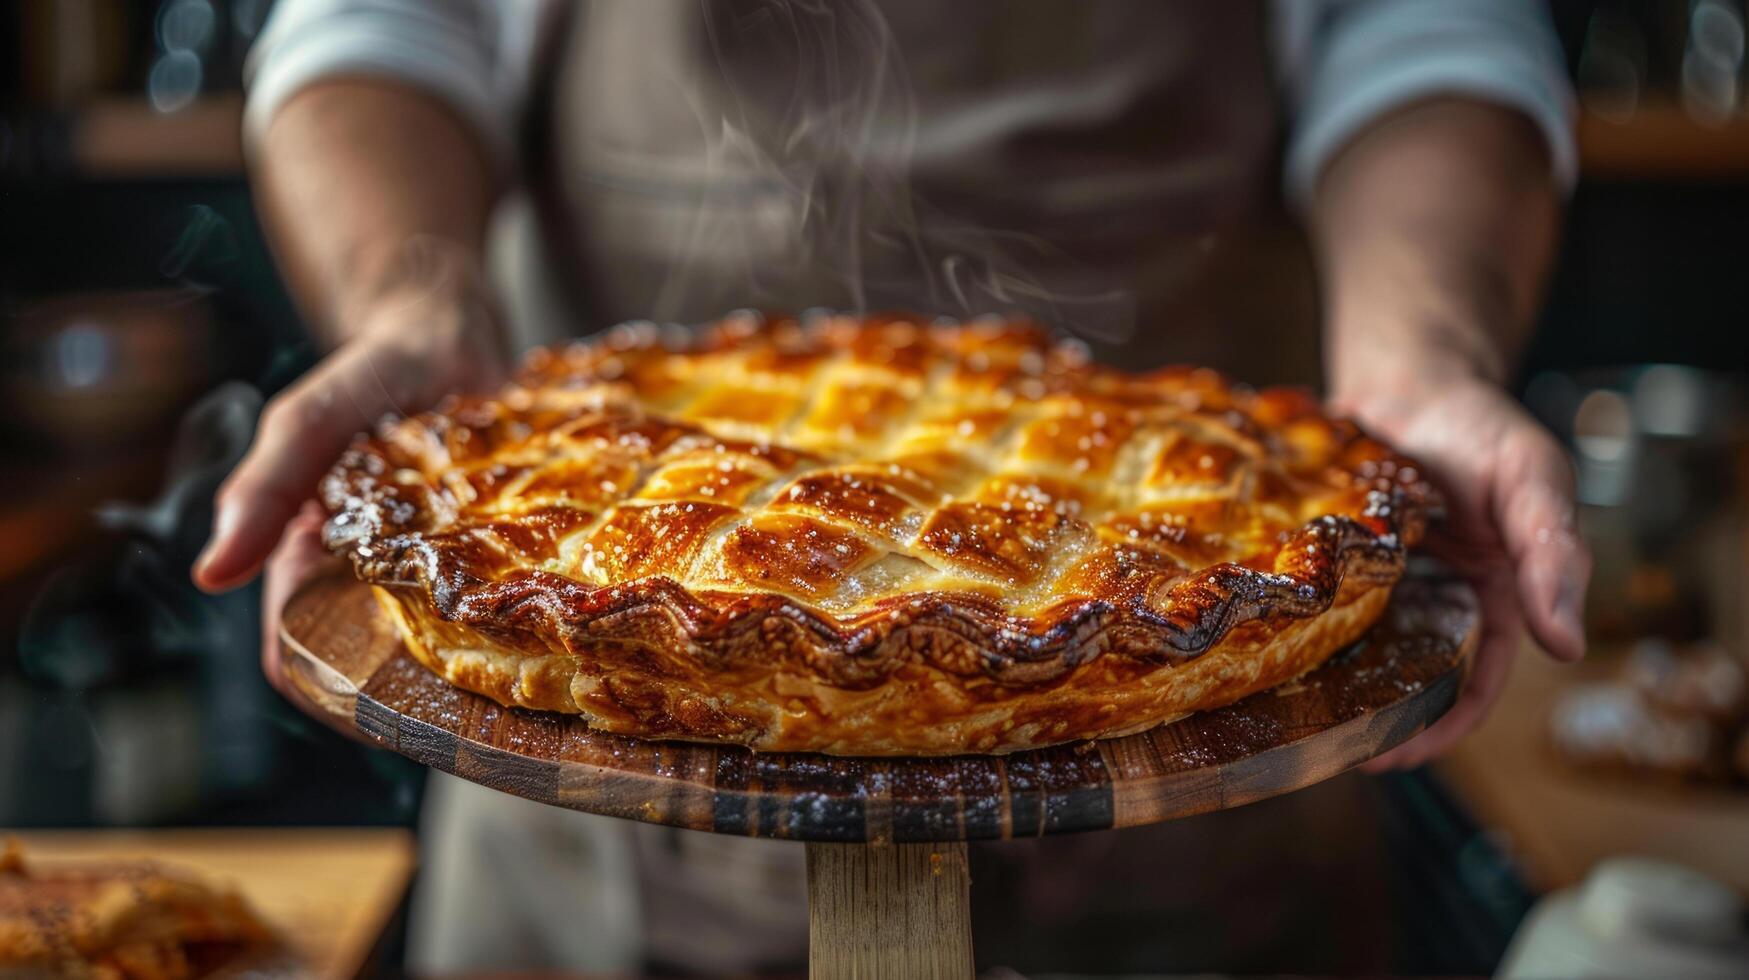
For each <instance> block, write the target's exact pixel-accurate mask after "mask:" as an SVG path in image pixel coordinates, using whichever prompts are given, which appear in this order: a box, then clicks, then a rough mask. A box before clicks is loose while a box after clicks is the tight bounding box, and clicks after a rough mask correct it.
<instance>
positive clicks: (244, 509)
mask: <svg viewBox="0 0 1749 980" xmlns="http://www.w3.org/2000/svg"><path fill="white" fill-rule="evenodd" d="M396 360H397V359H396V358H394V357H393V356H392V355H388V354H384V353H382V352H379V351H374V350H373V349H372V348H371V347H369V346H366V345H360V346H357V347H352V348H347V349H343V350H342V351H341V352H340V353H338V354H336V355H335V356H334V357H331V358H329V359H328V360H326V361H324V362H322V363H321V364H320V365H318V366H317V367H316V368H315V369H314V370H312V371H311V372H310V374H309V375H308V376H306V377H305V378H304V379H303V380H301V381H299V382H298V383H297V384H296V385H294V386H292V387H291V388H289V389H287V390H286V391H285V392H284V393H282V394H281V395H280V396H279V397H277V398H275V399H274V400H273V401H272V402H270V403H269V404H268V406H267V410H266V411H265V412H263V413H262V415H261V423H260V426H259V427H258V428H257V430H256V434H255V442H254V443H253V444H252V445H251V446H250V447H249V452H248V454H247V455H245V456H244V457H243V461H242V462H241V463H239V464H238V465H237V468H236V470H234V471H233V472H232V473H231V475H230V477H229V478H227V479H226V480H225V483H224V485H223V486H222V487H220V489H219V493H218V497H217V499H216V500H215V506H214V512H213V534H212V538H211V539H210V540H209V541H208V542H207V546H206V548H205V550H203V551H202V552H201V555H200V558H199V559H198V560H196V562H195V564H194V573H193V575H194V581H195V584H197V585H199V586H200V587H201V588H203V589H206V590H208V591H210V592H219V591H224V590H226V589H231V588H235V587H237V586H239V585H242V584H243V583H245V582H247V581H249V580H250V579H251V578H254V577H255V573H256V572H257V571H259V570H260V568H261V565H262V562H264V561H265V560H266V559H267V556H268V554H269V553H270V552H271V551H272V550H273V548H274V545H276V544H277V543H278V542H279V540H280V536H281V534H282V533H283V531H284V529H285V526H286V522H287V521H289V520H291V518H292V516H293V515H294V514H296V513H297V512H298V508H299V507H300V506H302V504H303V502H304V501H306V500H308V499H309V498H310V496H311V494H312V492H313V491H314V489H315V486H316V483H317V481H318V480H320V479H321V477H322V474H323V473H325V472H326V471H327V469H328V467H329V466H331V465H333V462H334V459H335V458H336V457H337V456H339V455H340V452H341V451H342V450H343V449H345V448H346V445H347V443H348V442H350V441H351V439H352V436H353V434H354V433H356V432H358V431H359V430H360V429H364V428H368V427H369V426H370V425H371V424H372V423H374V422H375V421H376V419H377V418H379V417H381V416H382V415H383V414H385V413H387V412H389V411H391V410H393V409H395V408H397V407H399V397H400V396H401V395H404V393H405V390H404V389H405V385H400V386H396V385H393V384H392V383H385V381H384V377H385V375H386V376H388V377H390V378H395V377H397V376H400V375H403V374H405V373H406V372H405V369H404V367H403V366H402V365H400V364H398V363H395V362H396ZM397 387H400V388H401V389H402V390H400V391H397Z"/></svg>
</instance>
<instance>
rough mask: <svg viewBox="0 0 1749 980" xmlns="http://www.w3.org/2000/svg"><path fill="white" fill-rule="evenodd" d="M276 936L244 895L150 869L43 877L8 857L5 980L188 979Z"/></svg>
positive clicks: (2, 876) (0, 856) (0, 914)
mask: <svg viewBox="0 0 1749 980" xmlns="http://www.w3.org/2000/svg"><path fill="white" fill-rule="evenodd" d="M271 938H272V936H271V933H270V932H269V931H268V930H267V928H266V927H265V926H263V925H262V924H261V923H260V921H259V920H257V919H256V918H255V916H254V915H253V914H251V913H250V911H249V908H248V906H247V905H246V904H244V902H243V899H242V898H241V897H240V896H238V895H237V894H236V893H235V892H229V891H219V890H216V889H214V888H212V887H210V886H208V885H206V884H205V883H203V882H201V881H199V880H197V879H195V878H192V877H189V876H187V875H183V874H180V873H177V872H173V871H169V870H166V869H163V868H160V867H157V866H156V865H153V864H150V863H147V862H134V863H119V862H118V863H108V864H89V865H79V866H73V867H67V866H56V867H54V868H51V869H50V870H47V871H37V870H34V869H29V868H27V867H26V866H25V862H24V857H23V854H22V852H21V851H20V849H19V847H18V845H17V843H16V842H10V841H9V842H8V843H7V845H6V847H5V850H4V851H3V852H0V976H31V977H47V976H55V977H90V978H93V980H184V978H189V977H194V976H198V975H200V974H201V973H202V972H205V970H204V968H205V967H207V966H212V965H216V964H218V963H220V962H222V961H223V959H224V957H225V955H226V954H227V953H234V952H236V951H238V950H241V949H243V948H244V947H247V946H250V945H252V944H255V945H258V944H262V943H266V942H268V941H269V940H270V939H271Z"/></svg>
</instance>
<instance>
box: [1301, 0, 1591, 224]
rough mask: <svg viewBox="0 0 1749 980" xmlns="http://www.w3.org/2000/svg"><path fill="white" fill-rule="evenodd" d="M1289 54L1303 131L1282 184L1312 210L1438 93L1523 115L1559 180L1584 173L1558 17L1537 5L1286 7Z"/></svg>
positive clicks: (1525, 1)
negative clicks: (1331, 172)
mask: <svg viewBox="0 0 1749 980" xmlns="http://www.w3.org/2000/svg"><path fill="white" fill-rule="evenodd" d="M1276 12H1277V17H1278V21H1279V22H1280V23H1279V24H1278V32H1277V42H1278V48H1279V49H1280V50H1278V55H1279V56H1280V61H1281V65H1282V70H1283V74H1284V76H1285V78H1284V81H1285V83H1286V89H1287V94H1288V98H1289V100H1290V103H1291V104H1292V105H1293V108H1294V120H1293V126H1292V129H1291V131H1290V136H1289V139H1288V146H1287V156H1286V161H1285V165H1284V172H1283V179H1284V183H1285V191H1286V193H1287V196H1288V199H1289V201H1290V202H1291V203H1293V204H1295V205H1296V206H1300V207H1303V206H1304V205H1306V204H1307V203H1308V202H1309V201H1310V199H1311V196H1312V192H1313V189H1314V187H1315V186H1316V183H1317V180H1318V177H1319V175H1320V174H1321V173H1322V172H1323V170H1324V167H1325V165H1326V164H1328V163H1329V161H1330V160H1331V158H1333V157H1334V156H1335V155H1336V154H1337V153H1338V152H1339V151H1340V150H1341V149H1342V148H1343V147H1344V146H1346V145H1347V144H1348V143H1349V141H1351V140H1353V139H1354V138H1355V137H1356V136H1358V135H1359V133H1360V132H1361V130H1363V129H1364V128H1365V127H1366V126H1367V125H1368V124H1369V123H1371V122H1372V121H1374V120H1376V119H1378V118H1379V117H1380V116H1382V115H1385V114H1386V113H1389V112H1390V111H1392V110H1393V109H1397V108H1400V107H1402V106H1404V105H1407V104H1409V103H1411V102H1414V101H1417V100H1420V99H1424V98H1427V97H1430V96H1435V95H1443V94H1451V95H1463V96H1469V97H1472V98H1478V99H1483V100H1486V101H1488V102H1492V103H1495V104H1498V105H1503V106H1506V107H1508V108H1511V109H1515V110H1517V111H1519V112H1521V113H1523V114H1524V115H1525V116H1526V117H1527V118H1529V119H1530V120H1531V121H1532V122H1533V123H1535V124H1536V126H1537V128H1538V129H1539V130H1541V132H1542V134H1543V137H1544V139H1545V140H1546V141H1547V143H1548V150H1549V159H1550V161H1551V162H1552V164H1553V168H1554V173H1555V177H1556V179H1557V180H1558V181H1559V183H1560V184H1561V186H1562V187H1563V188H1570V187H1571V186H1572V184H1573V181H1574V179H1575V176H1576V172H1577V169H1578V159H1577V157H1578V154H1577V151H1576V149H1575V146H1574V140H1573V108H1572V106H1573V100H1572V91H1571V87H1570V85H1569V84H1568V81H1567V75H1566V65H1565V60H1564V58H1563V56H1562V54H1561V49H1560V44H1559V41H1558V40H1557V38H1556V36H1555V33H1554V29H1553V26H1552V25H1551V24H1550V22H1549V18H1548V11H1547V10H1546V9H1545V7H1544V5H1543V4H1542V3H1539V2H1535V0H1325V2H1306V0H1280V2H1278V4H1277V7H1276Z"/></svg>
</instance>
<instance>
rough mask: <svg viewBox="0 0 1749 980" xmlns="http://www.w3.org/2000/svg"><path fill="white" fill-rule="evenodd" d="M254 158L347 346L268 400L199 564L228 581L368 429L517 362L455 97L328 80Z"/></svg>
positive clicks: (261, 187) (266, 207)
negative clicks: (485, 250)
mask: <svg viewBox="0 0 1749 980" xmlns="http://www.w3.org/2000/svg"><path fill="white" fill-rule="evenodd" d="M254 164H255V165H254V168H253V170H252V173H251V179H252V183H253V185H254V187H255V190H256V193H257V196H258V199H259V204H260V209H261V211H262V213H263V215H264V217H265V219H266V226H267V229H268V233H269V237H270V239H271V241H272V244H273V246H274V250H275V253H276V255H277V257H278V259H279V263H280V267H281V269H282V271H283V272H284V274H285V276H286V279H287V281H288V282H289V283H290V284H291V286H292V289H293V291H294V293H295V294H296V295H297V298H298V301H299V303H300V305H301V307H302V308H303V310H304V313H305V315H306V317H307V318H308V319H309V320H310V322H311V323H312V325H313V326H314V328H315V329H316V331H317V332H318V334H319V335H320V336H321V337H322V339H323V340H324V341H325V342H326V343H327V344H328V345H329V346H331V347H333V348H334V349H333V351H332V352H331V353H330V354H329V355H328V357H327V358H326V359H325V360H323V361H322V363H321V364H319V365H317V366H316V367H315V368H314V369H312V370H311V371H310V372H309V373H308V374H307V375H305V376H304V377H303V378H301V379H299V381H298V382H297V383H296V384H294V385H293V386H291V387H290V388H288V389H287V390H286V391H284V392H282V393H281V394H280V395H279V396H278V397H276V398H275V399H274V400H273V401H272V402H270V403H269V404H268V406H267V410H266V411H265V412H264V413H263V414H262V417H261V424H260V427H259V429H258V430H257V432H256V437H255V441H254V443H253V444H252V445H251V447H250V450H249V454H248V455H247V456H246V457H245V458H244V459H243V461H242V463H241V464H239V465H238V467H237V469H236V470H235V471H234V472H233V473H232V474H231V476H230V478H229V479H227V480H226V482H225V485H224V486H223V487H222V488H221V489H220V491H219V496H218V500H217V504H216V509H215V516H214V527H213V536H212V539H211V540H210V541H209V543H208V545H207V548H206V550H205V551H204V552H203V553H202V555H201V557H200V559H199V561H197V562H196V564H195V569H194V578H195V580H196V582H198V583H199V584H200V585H201V586H203V587H204V588H208V589H215V590H217V589H226V588H231V587H234V586H237V585H240V584H242V583H244V582H246V581H248V580H249V579H250V578H252V577H253V576H254V575H255V573H256V572H257V571H258V570H259V569H260V568H261V566H262V563H263V562H264V561H265V560H266V558H267V557H268V554H269V553H270V552H271V551H272V550H273V549H274V547H275V546H276V544H278V543H279V542H280V539H281V536H282V532H283V531H284V529H285V528H286V526H287V523H288V522H289V521H291V519H292V517H293V515H294V514H296V513H297V512H298V510H299V508H300V507H301V506H302V505H303V504H304V502H305V501H307V500H308V499H310V497H311V496H312V495H313V493H314V489H315V486H316V482H317V480H319V479H320V477H321V475H322V474H323V473H324V472H326V471H327V469H328V467H329V466H331V465H332V464H333V462H334V460H335V458H336V457H337V456H338V455H339V454H340V452H341V450H343V449H344V448H345V446H346V444H347V442H348V441H349V440H350V439H351V438H352V436H353V434H354V433H356V432H359V431H361V430H364V429H367V428H369V427H370V426H371V425H372V424H374V423H375V422H376V421H377V419H378V418H380V417H381V416H382V415H384V414H386V413H389V412H392V411H401V412H408V411H417V410H419V409H422V408H425V407H428V406H429V405H431V404H432V403H434V402H435V401H437V400H438V399H439V398H442V397H443V396H444V395H445V394H448V393H449V392H451V391H455V390H459V389H467V388H477V387H480V386H483V385H486V384H489V383H491V382H492V381H493V380H495V378H496V376H497V373H498V372H499V371H500V370H501V368H502V366H503V351H502V338H501V336H500V334H499V331H498V328H497V319H496V316H495V315H494V309H493V304H492V302H491V299H490V297H489V296H488V295H487V292H486V289H485V287H484V285H483V284H482V280H481V275H480V269H479V266H480V258H481V252H482V246H483V239H484V235H485V227H486V222H487V218H488V215H489V213H490V209H491V207H492V204H493V200H494V197H495V187H494V184H493V181H492V178H491V171H490V167H489V165H488V162H487V157H486V155H485V153H484V151H483V150H482V149H481V146H480V144H479V143H478V141H477V140H475V139H474V137H473V136H472V134H471V133H470V132H469V131H468V130H467V129H466V127H465V126H464V125H463V124H462V123H461V122H460V121H459V119H458V118H456V117H455V116H452V115H451V114H450V112H449V111H448V110H447V109H446V108H445V107H444V104H443V103H442V102H440V101H439V100H438V99H436V98H434V97H431V96H428V95H426V94H424V93H423V92H421V91H419V90H418V89H414V88H410V87H406V86H402V85H397V84H395V83H392V82H388V81H378V80H370V79H345V78H336V79H330V80H324V81H320V82H317V83H315V84H313V85H311V86H310V87H309V88H307V89H304V90H303V91H300V92H299V93H297V94H296V95H295V96H293V97H292V98H291V99H289V100H288V101H287V102H286V103H285V104H284V105H283V106H282V107H281V108H280V109H279V111H278V112H277V113H276V114H275V115H274V117H273V119H272V121H271V123H270V124H269V126H268V128H267V130H266V132H265V133H264V135H263V138H262V140H261V143H260V145H259V147H258V152H257V154H256V159H255V161H254ZM271 611H272V610H270V612H271Z"/></svg>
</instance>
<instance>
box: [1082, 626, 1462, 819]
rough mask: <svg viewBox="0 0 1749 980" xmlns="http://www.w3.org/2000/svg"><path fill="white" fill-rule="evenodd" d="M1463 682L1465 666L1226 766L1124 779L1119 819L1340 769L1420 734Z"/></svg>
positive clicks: (1301, 782) (1206, 805)
mask: <svg viewBox="0 0 1749 980" xmlns="http://www.w3.org/2000/svg"><path fill="white" fill-rule="evenodd" d="M1466 655H1467V654H1466ZM1461 688H1462V675H1461V672H1458V671H1453V672H1450V673H1446V674H1443V675H1441V676H1440V677H1438V678H1435V679H1434V680H1433V681H1432V682H1430V683H1429V684H1427V685H1426V686H1425V687H1423V688H1422V689H1421V690H1419V691H1417V692H1415V693H1414V694H1412V695H1410V696H1408V697H1406V698H1404V699H1403V700H1402V701H1398V702H1397V703H1395V704H1391V705H1388V706H1386V707H1384V708H1381V709H1379V710H1377V711H1374V712H1370V713H1368V714H1365V715H1361V716H1360V717H1358V718H1352V719H1349V720H1348V721H1346V722H1343V723H1341V724H1339V725H1335V726H1333V727H1331V728H1327V729H1325V730H1323V731H1321V732H1319V733H1318V734H1316V735H1313V736H1308V737H1306V738H1302V739H1299V740H1297V741H1294V742H1289V743H1287V744H1285V745H1280V746H1277V747H1275V748H1272V749H1266V750H1264V751H1262V752H1258V753H1256V754H1254V755H1250V756H1246V757H1245V758H1243V759H1240V760H1237V761H1235V762H1232V763H1228V764H1227V765H1224V766H1221V767H1219V768H1218V769H1208V770H1190V771H1188V772H1177V773H1168V774H1165V775H1161V776H1155V777H1147V778H1142V779H1131V780H1125V781H1123V782H1120V783H1117V784H1116V787H1115V793H1116V797H1117V799H1116V806H1115V817H1114V819H1113V822H1112V826H1113V827H1136V826H1141V825H1143V824H1150V823H1158V822H1160V821H1162V820H1174V819H1177V818H1179V817H1190V816H1195V815H1197V814H1200V813H1211V812H1213V811H1216V810H1229V809H1232V808H1233V807H1238V806H1244V805H1246V804H1248V803H1256V802H1259V801H1261V800H1266V799H1269V798H1270V797H1272V796H1280V795H1282V794H1284V793H1291V792H1293V791H1294V790H1297V789H1304V788H1305V787H1307V786H1311V785H1313V784H1315V783H1320V782H1323V781H1324V780H1326V779H1330V778H1333V777H1335V776H1339V775H1341V774H1342V773H1344V772H1347V771H1348V770H1350V769H1352V768H1354V767H1355V766H1358V765H1360V764H1361V763H1363V762H1365V761H1367V760H1368V759H1371V758H1373V757H1375V756H1378V755H1382V754H1383V753H1384V752H1386V751H1387V750H1389V749H1393V748H1395V747H1397V746H1399V745H1401V744H1403V743H1404V742H1407V741H1408V740H1409V739H1411V738H1413V737H1414V736H1416V735H1418V734H1420V733H1421V732H1422V731H1424V730H1425V729H1426V728H1427V726H1428V725H1429V724H1430V723H1431V721H1432V720H1437V719H1438V718H1439V717H1440V716H1441V715H1443V714H1445V713H1446V712H1447V711H1448V710H1450V709H1451V706H1452V705H1453V704H1455V703H1457V697H1458V693H1459V691H1460V690H1461Z"/></svg>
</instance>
